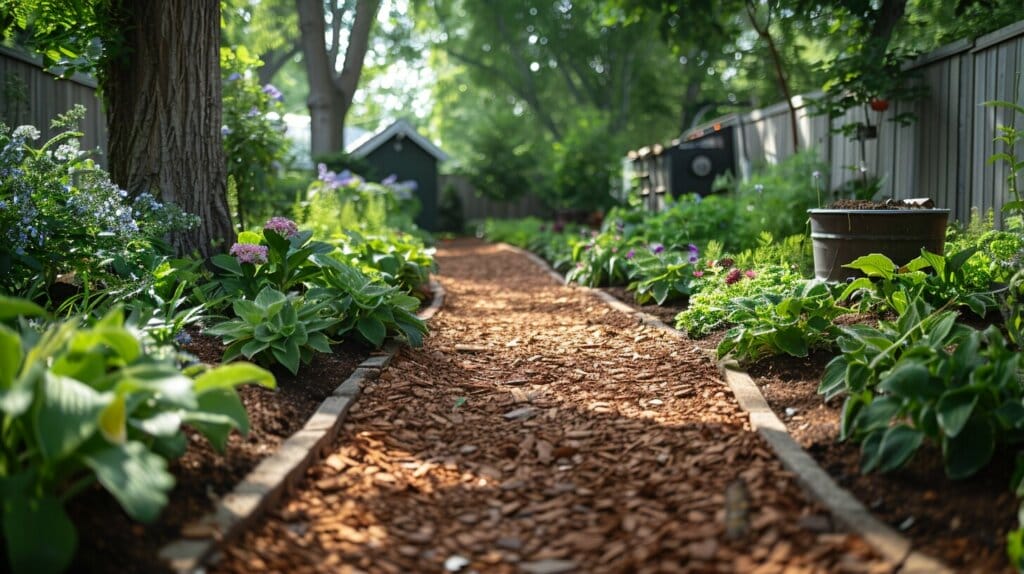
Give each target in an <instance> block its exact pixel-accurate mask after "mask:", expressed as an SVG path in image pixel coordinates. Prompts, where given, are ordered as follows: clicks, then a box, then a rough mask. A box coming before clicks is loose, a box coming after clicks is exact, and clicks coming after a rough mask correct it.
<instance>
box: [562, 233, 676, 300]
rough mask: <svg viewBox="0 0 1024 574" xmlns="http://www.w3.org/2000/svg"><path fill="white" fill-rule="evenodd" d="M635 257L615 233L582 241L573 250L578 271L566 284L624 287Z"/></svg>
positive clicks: (567, 276)
mask: <svg viewBox="0 0 1024 574" xmlns="http://www.w3.org/2000/svg"><path fill="white" fill-rule="evenodd" d="M651 250H652V251H654V252H656V253H661V252H663V251H664V250H665V247H664V246H663V245H654V246H652V247H651ZM632 257H633V255H631V254H630V247H629V246H628V245H627V244H626V242H625V241H623V239H622V237H621V236H618V235H614V234H612V233H601V234H598V235H597V236H595V237H592V238H587V239H583V240H580V241H578V242H577V243H576V244H575V245H574V246H573V250H572V258H573V261H574V262H575V267H573V268H571V269H570V270H569V272H568V273H566V274H565V280H566V281H569V282H574V283H579V284H580V285H585V286H587V287H601V286H605V285H624V284H625V283H626V281H627V280H628V278H629V273H630V270H631V269H632V262H631V261H630V259H632Z"/></svg>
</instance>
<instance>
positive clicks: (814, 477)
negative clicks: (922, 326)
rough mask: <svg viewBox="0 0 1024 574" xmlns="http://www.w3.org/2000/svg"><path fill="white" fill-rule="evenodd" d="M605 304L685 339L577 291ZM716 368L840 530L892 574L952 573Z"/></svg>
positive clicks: (735, 369)
mask: <svg viewBox="0 0 1024 574" xmlns="http://www.w3.org/2000/svg"><path fill="white" fill-rule="evenodd" d="M502 246H503V248H505V249H508V250H510V251H513V252H516V253H519V254H522V255H524V256H526V257H527V258H529V259H530V260H531V261H533V262H534V263H536V264H537V265H538V266H540V267H541V268H542V269H544V270H545V271H546V272H547V273H548V274H554V275H555V276H556V277H557V278H558V282H559V283H562V284H565V279H564V278H563V277H562V276H561V275H559V274H558V273H557V272H556V271H555V270H554V269H552V268H551V266H550V265H548V263H547V262H546V261H544V260H543V259H541V258H540V257H537V256H536V255H534V254H533V253H529V252H527V251H524V250H522V249H519V248H518V247H514V246H511V245H506V244H502ZM580 288H581V289H585V290H586V291H588V292H589V293H591V294H593V295H594V296H596V297H597V298H598V299H601V300H602V301H604V302H605V303H607V304H608V305H609V306H610V307H611V308H613V309H615V310H616V311H620V312H622V313H626V314H627V315H632V316H634V317H636V318H637V320H638V321H639V322H640V323H643V324H644V325H648V326H651V327H655V328H657V329H660V330H663V331H665V332H668V333H672V334H673V335H675V336H676V337H678V338H680V339H681V340H687V341H688V339H686V335H684V334H683V333H682V332H680V331H678V330H676V329H674V328H672V327H670V326H669V325H666V324H665V323H664V322H662V321H661V320H659V319H658V318H657V317H654V316H652V315H648V314H647V313H644V312H642V311H637V310H635V309H633V308H632V307H630V306H629V305H627V304H626V303H624V302H623V301H620V300H619V299H617V298H615V297H613V296H612V295H610V294H608V293H607V292H605V291H601V290H600V289H591V288H588V287H580ZM708 358H709V359H710V360H711V361H712V362H714V363H715V364H716V366H717V367H718V370H719V372H720V373H721V375H722V377H723V378H724V379H725V382H726V384H727V385H729V388H730V389H731V390H732V392H733V395H735V396H736V401H737V402H738V403H739V405H740V408H742V409H743V410H744V411H745V412H746V413H747V414H748V416H749V417H750V425H751V426H752V427H753V428H754V430H756V431H757V432H758V434H760V435H761V436H762V437H764V439H765V440H766V441H767V442H768V444H769V445H770V446H771V447H772V450H774V451H775V455H776V456H777V457H778V458H779V460H780V461H781V462H782V464H783V466H785V467H786V468H787V469H788V470H789V471H791V472H793V473H794V474H795V475H796V477H797V482H798V483H799V484H800V485H801V487H803V489H804V491H806V492H807V493H808V494H810V495H811V496H813V497H814V498H815V499H816V500H817V501H818V502H819V503H820V504H821V505H822V506H824V507H825V508H827V509H828V511H829V512H830V513H831V514H832V515H833V516H834V517H835V518H836V519H837V520H838V521H839V522H840V523H842V524H843V526H845V527H846V528H847V529H848V530H849V531H851V532H853V533H855V534H857V535H859V536H860V537H862V538H863V539H864V541H865V542H867V543H868V545H870V546H871V548H872V549H874V550H875V551H876V552H877V553H878V554H879V555H880V556H881V557H882V558H884V559H886V560H888V561H889V562H892V563H893V564H895V565H896V569H895V571H896V572H899V573H901V574H951V573H952V572H953V570H951V569H950V568H949V567H947V566H946V565H945V564H943V563H942V562H940V561H939V560H936V559H935V558H933V557H931V556H928V555H926V554H924V553H922V552H918V551H916V550H914V549H913V548H912V547H911V544H910V540H909V539H907V538H906V537H905V536H903V535H902V534H900V533H899V532H898V531H897V530H895V529H894V528H892V527H891V526H889V525H888V524H885V523H884V522H882V521H880V520H878V519H877V518H875V516H874V515H873V514H871V512H870V511H868V509H867V508H865V507H864V505H863V504H861V502H860V501H859V500H857V498H856V497H854V496H853V494H851V493H850V492H849V491H848V490H846V489H844V488H842V487H841V486H839V485H838V484H837V483H836V482H835V481H834V480H832V477H831V476H829V474H828V473H827V472H825V470H824V469H822V468H821V466H819V465H818V463H817V461H815V460H814V458H813V457H811V455H810V454H808V453H807V451H805V450H804V449H803V448H802V447H801V446H800V444H799V443H797V442H796V440H794V439H793V437H792V436H791V435H790V434H789V430H788V429H787V428H786V425H785V423H783V422H782V421H781V420H780V419H779V417H778V416H776V414H775V411H773V410H772V409H771V407H770V406H769V405H768V401H767V400H765V398H764V395H762V394H761V390H760V389H759V388H758V387H757V385H756V384H755V383H754V381H753V379H751V378H750V375H748V374H747V373H746V372H743V371H742V370H740V367H739V365H738V364H737V363H736V362H735V361H732V360H725V361H717V360H716V359H715V357H714V356H713V355H712V356H709V357H708Z"/></svg>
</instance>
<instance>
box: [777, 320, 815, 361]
mask: <svg viewBox="0 0 1024 574" xmlns="http://www.w3.org/2000/svg"><path fill="white" fill-rule="evenodd" d="M773 341H774V342H775V346H777V347H778V348H779V349H781V350H782V351H783V352H785V353H786V354H789V355H792V356H794V357H806V356H807V340H806V339H805V338H804V334H803V332H802V331H801V330H800V329H799V328H798V327H783V328H781V329H779V330H778V331H776V333H775V336H774V337H773Z"/></svg>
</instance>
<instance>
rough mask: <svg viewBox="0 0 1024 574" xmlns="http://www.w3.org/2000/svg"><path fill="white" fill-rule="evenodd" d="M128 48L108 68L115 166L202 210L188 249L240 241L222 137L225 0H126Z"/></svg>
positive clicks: (119, 174) (210, 249)
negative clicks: (231, 206) (229, 199)
mask: <svg viewBox="0 0 1024 574" xmlns="http://www.w3.org/2000/svg"><path fill="white" fill-rule="evenodd" d="M118 12H119V14H120V15H121V16H122V17H123V19H124V20H123V25H124V26H125V46H124V48H125V49H124V51H123V52H122V53H121V54H120V56H119V57H118V58H115V59H113V60H112V61H111V62H110V63H109V64H108V65H107V67H106V69H105V70H104V72H105V76H104V78H103V80H104V94H105V97H106V104H107V117H108V122H107V124H108V132H109V155H110V174H111V176H112V178H113V180H114V182H116V183H117V184H118V185H120V186H122V187H123V188H125V189H127V190H128V191H129V193H130V194H132V195H139V194H141V193H144V192H150V193H152V194H153V195H154V196H156V197H158V198H160V199H161V200H162V201H171V202H174V203H176V204H177V205H178V206H180V207H181V208H182V209H184V210H185V211H187V212H189V213H193V214H195V215H198V216H199V217H200V219H201V223H200V224H199V226H198V227H197V228H196V229H193V230H191V231H187V232H183V233H177V234H175V235H174V236H173V237H172V238H171V241H172V244H173V245H174V247H175V249H176V251H178V252H179V253H191V252H193V251H198V252H199V253H200V254H202V255H203V256H209V255H211V254H212V253H216V252H218V251H223V250H224V249H225V248H226V246H230V244H231V242H232V241H233V240H234V229H233V228H232V226H231V217H230V215H229V212H228V205H227V194H226V179H227V175H226V170H227V168H226V166H225V160H224V150H223V147H222V145H221V133H220V127H221V83H220V2H219V0H122V1H121V2H120V7H119V8H118Z"/></svg>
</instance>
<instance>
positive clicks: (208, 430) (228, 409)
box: [184, 389, 249, 452]
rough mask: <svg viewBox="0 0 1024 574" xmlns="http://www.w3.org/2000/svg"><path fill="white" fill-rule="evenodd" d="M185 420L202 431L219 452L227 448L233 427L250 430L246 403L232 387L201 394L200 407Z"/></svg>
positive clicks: (187, 415) (244, 431) (245, 431)
mask: <svg viewBox="0 0 1024 574" xmlns="http://www.w3.org/2000/svg"><path fill="white" fill-rule="evenodd" d="M184 420H185V422H187V423H188V424H190V425H192V426H193V427H195V429H196V430H198V431H199V432H201V433H202V434H203V436H205V437H206V440H208V441H210V444H211V445H212V446H213V448H214V449H216V450H217V452H224V450H225V449H226V448H227V443H228V437H229V436H230V435H231V431H232V429H236V428H237V429H238V431H239V432H240V433H242V434H243V435H244V434H247V433H248V432H249V417H248V415H247V414H246V412H245V405H243V404H242V400H241V399H240V398H239V397H238V394H237V393H236V392H235V391H234V390H232V389H212V390H209V391H206V392H205V393H203V394H202V395H200V396H199V408H198V409H197V410H196V411H192V412H189V413H186V414H185V416H184Z"/></svg>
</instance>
